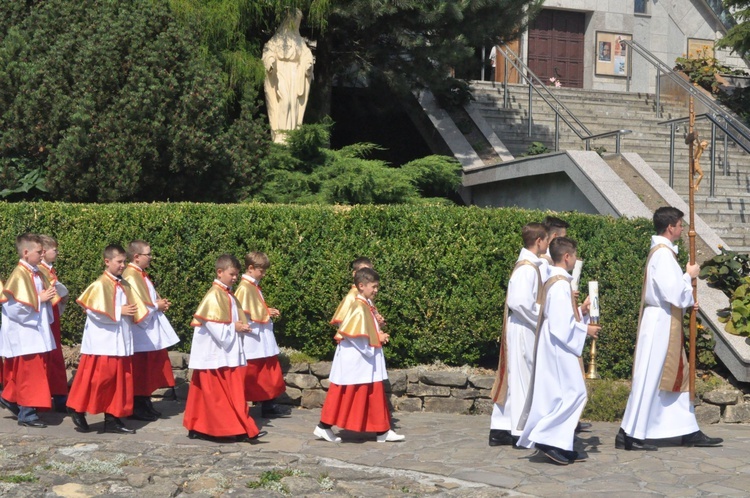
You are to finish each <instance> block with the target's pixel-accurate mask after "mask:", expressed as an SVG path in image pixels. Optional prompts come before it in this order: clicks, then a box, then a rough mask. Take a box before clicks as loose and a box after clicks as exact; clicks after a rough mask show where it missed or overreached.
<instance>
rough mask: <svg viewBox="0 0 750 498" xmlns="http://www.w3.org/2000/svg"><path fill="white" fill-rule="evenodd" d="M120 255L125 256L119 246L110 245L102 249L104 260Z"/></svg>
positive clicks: (123, 250)
mask: <svg viewBox="0 0 750 498" xmlns="http://www.w3.org/2000/svg"><path fill="white" fill-rule="evenodd" d="M120 254H126V253H125V249H124V248H123V247H122V246H121V245H120V244H110V245H108V246H107V247H105V248H104V251H102V256H104V259H112V258H114V257H115V256H119V255H120Z"/></svg>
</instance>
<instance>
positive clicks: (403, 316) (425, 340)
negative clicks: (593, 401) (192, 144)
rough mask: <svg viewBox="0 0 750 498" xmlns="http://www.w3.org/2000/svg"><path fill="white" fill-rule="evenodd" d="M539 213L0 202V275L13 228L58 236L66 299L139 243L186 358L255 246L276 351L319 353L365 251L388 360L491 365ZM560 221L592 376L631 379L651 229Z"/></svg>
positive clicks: (67, 327)
mask: <svg viewBox="0 0 750 498" xmlns="http://www.w3.org/2000/svg"><path fill="white" fill-rule="evenodd" d="M543 216H544V213H541V212H538V211H525V210H519V209H483V208H475V207H471V208H464V207H446V206H424V205H418V206H409V205H401V206H355V207H351V208H349V207H334V206H287V205H263V204H244V205H237V204H235V205H214V204H189V203H174V204H107V205H84V204H65V203H0V240H2V241H3V243H2V244H0V276H2V277H7V275H8V274H9V272H10V271H11V269H12V268H13V266H14V265H15V261H16V256H15V254H14V250H13V239H14V237H15V236H16V235H17V234H19V233H22V232H25V231H34V232H39V233H47V234H49V235H52V236H54V237H57V238H58V240H59V242H60V257H59V263H58V269H59V274H60V277H61V280H62V281H63V282H64V283H65V284H66V285H68V287H69V289H70V292H71V294H72V296H73V297H74V298H75V297H76V296H78V295H79V294H80V293H81V292H82V291H83V289H84V288H85V287H86V286H87V285H88V284H89V283H91V282H92V281H93V280H94V279H95V278H97V276H98V275H99V274H100V272H101V271H102V262H101V255H100V253H101V250H102V249H103V248H104V246H105V245H106V244H108V243H112V242H119V243H123V244H124V243H127V242H128V241H129V240H131V239H133V238H144V239H146V240H148V241H150V243H151V245H152V250H153V252H154V254H155V255H156V258H155V259H154V262H153V268H152V270H151V273H152V274H153V276H154V279H155V281H156V284H157V288H158V289H159V291H160V292H161V294H163V295H164V296H165V297H167V298H169V299H170V300H171V301H172V302H173V303H174V304H173V306H172V307H171V308H170V310H169V317H170V320H171V321H172V324H173V325H174V327H175V329H176V330H177V332H178V334H179V335H180V337H181V338H182V343H181V344H180V348H182V349H184V350H188V349H189V342H190V338H191V335H192V331H191V329H190V328H189V322H190V317H191V314H192V313H193V312H194V310H195V308H196V306H197V304H198V302H199V301H200V299H201V297H202V296H203V294H204V293H205V291H206V289H207V288H208V286H209V285H210V282H211V281H212V279H213V264H214V260H215V258H216V256H218V255H219V254H220V253H223V252H231V253H234V254H236V255H238V256H242V255H243V254H244V253H245V252H247V251H248V250H256V249H257V250H261V251H265V252H267V253H268V254H269V257H270V259H271V268H270V270H269V272H268V276H267V277H266V278H265V280H264V282H263V290H264V294H265V295H266V298H267V300H268V302H269V303H271V304H272V305H273V306H274V307H277V308H279V309H280V310H281V319H280V320H278V322H277V323H276V327H275V330H276V332H277V337H278V341H279V344H280V345H282V346H288V347H292V348H295V349H298V350H300V351H302V352H304V353H306V354H308V355H311V356H314V357H318V358H321V359H326V358H328V359H330V358H331V357H332V354H333V351H334V347H335V344H334V342H333V340H332V336H333V330H332V328H331V327H330V325H328V321H329V320H330V318H331V315H332V314H333V312H334V310H335V309H336V305H337V304H338V302H339V300H340V299H341V298H342V297H343V295H344V294H345V293H346V292H347V290H348V288H349V286H350V285H351V284H350V278H351V273H350V271H349V263H350V261H352V260H353V259H354V258H356V257H358V256H362V255H367V256H369V257H371V258H372V259H373V261H374V264H375V268H376V269H377V270H378V271H379V272H380V274H381V278H382V286H381V292H380V294H379V295H378V303H377V304H378V308H379V310H380V312H381V313H382V314H383V316H384V317H385V318H386V320H387V321H388V329H389V332H390V333H391V342H390V344H389V345H388V347H387V351H386V355H387V357H388V361H389V365H391V366H393V367H397V366H398V367H404V366H411V365H415V364H422V363H433V362H434V361H435V360H441V361H442V362H444V363H446V364H449V365H462V364H471V365H482V366H491V367H494V366H495V365H496V362H497V354H498V342H497V339H498V335H499V331H500V328H501V325H502V309H503V301H504V299H505V289H506V286H507V280H508V276H509V272H510V270H511V269H512V267H513V264H514V262H515V260H516V258H517V255H518V251H519V249H520V247H521V237H520V229H521V227H522V226H523V225H524V224H526V223H528V222H530V221H536V220H541V219H542V218H543ZM560 216H561V217H562V218H564V219H565V220H567V221H568V222H569V223H570V224H571V228H570V230H569V233H570V236H572V237H574V238H576V239H578V240H579V242H580V247H579V254H580V257H581V258H583V259H585V264H584V267H583V275H582V282H583V283H584V285H583V287H582V288H583V289H585V288H586V287H585V282H586V281H588V280H590V279H596V280H598V281H599V286H600V300H601V313H602V316H601V317H602V323H603V324H604V328H603V330H602V332H601V334H600V337H599V341H598V348H597V349H598V353H597V366H598V371H599V373H600V374H601V375H602V376H603V377H607V378H621V377H629V376H630V369H631V364H632V355H633V348H634V342H635V335H636V321H637V318H638V315H637V314H638V304H639V297H640V286H641V278H642V273H641V272H642V268H643V264H644V263H645V258H646V255H647V253H648V248H649V235H650V233H651V230H652V228H651V222H650V221H648V220H644V219H638V220H625V219H613V218H610V217H603V216H592V215H584V214H562V215H560ZM83 323H84V315H83V313H82V311H81V309H80V308H79V307H78V306H76V305H75V304H71V305H70V306H69V307H68V310H66V312H65V315H64V316H63V320H62V328H63V335H64V338H65V341H66V342H68V343H75V342H78V341H80V338H81V332H82V330H83ZM587 349H588V348H587ZM584 358H588V351H586V352H585V353H584Z"/></svg>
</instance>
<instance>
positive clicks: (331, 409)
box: [320, 381, 391, 432]
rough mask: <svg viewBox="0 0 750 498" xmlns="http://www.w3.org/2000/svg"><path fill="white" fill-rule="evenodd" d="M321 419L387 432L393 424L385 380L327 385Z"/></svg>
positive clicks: (327, 422)
mask: <svg viewBox="0 0 750 498" xmlns="http://www.w3.org/2000/svg"><path fill="white" fill-rule="evenodd" d="M320 421H321V422H323V423H324V424H330V425H335V426H336V427H340V428H342V429H347V430H350V431H356V432H384V431H387V430H388V429H390V428H391V415H390V411H389V410H388V402H387V400H386V396H385V389H384V388H383V382H382V381H380V382H372V383H370V384H352V385H346V386H340V385H337V384H333V383H331V385H330V387H329V388H328V394H327V395H326V400H325V402H324V403H323V410H322V412H321V414H320Z"/></svg>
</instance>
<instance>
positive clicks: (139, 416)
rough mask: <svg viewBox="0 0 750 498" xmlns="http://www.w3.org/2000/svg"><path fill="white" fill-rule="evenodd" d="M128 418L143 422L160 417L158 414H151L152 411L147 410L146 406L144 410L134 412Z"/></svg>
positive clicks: (153, 420) (152, 420)
mask: <svg viewBox="0 0 750 498" xmlns="http://www.w3.org/2000/svg"><path fill="white" fill-rule="evenodd" d="M128 418H129V419H130V420H141V421H143V422H155V421H157V420H159V417H157V416H156V415H151V413H149V412H147V411H146V410H145V408H144V409H143V410H140V411H137V412H133V414H132V415H129V416H128Z"/></svg>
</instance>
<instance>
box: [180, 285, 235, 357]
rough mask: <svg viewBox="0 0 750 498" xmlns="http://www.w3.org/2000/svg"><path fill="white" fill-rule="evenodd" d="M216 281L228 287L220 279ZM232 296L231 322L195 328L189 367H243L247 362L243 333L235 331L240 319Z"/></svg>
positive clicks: (208, 323)
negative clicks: (243, 345)
mask: <svg viewBox="0 0 750 498" xmlns="http://www.w3.org/2000/svg"><path fill="white" fill-rule="evenodd" d="M214 283H216V284H218V285H221V286H222V287H224V288H227V286H226V285H224V284H222V283H221V282H219V281H218V280H214ZM229 298H230V303H231V304H230V308H231V310H232V322H231V323H218V322H205V323H204V324H203V325H201V326H200V327H194V328H193V343H192V345H191V346H190V363H189V364H188V368H192V369H194V370H212V369H216V368H222V367H243V366H245V365H246V364H247V361H246V360H245V351H244V350H243V349H242V337H241V336H242V335H244V334H238V333H237V332H236V331H235V328H234V324H235V323H237V322H238V321H239V319H240V317H239V314H238V309H237V305H236V304H237V303H236V301H235V300H234V298H232V297H231V296H229Z"/></svg>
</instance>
